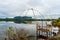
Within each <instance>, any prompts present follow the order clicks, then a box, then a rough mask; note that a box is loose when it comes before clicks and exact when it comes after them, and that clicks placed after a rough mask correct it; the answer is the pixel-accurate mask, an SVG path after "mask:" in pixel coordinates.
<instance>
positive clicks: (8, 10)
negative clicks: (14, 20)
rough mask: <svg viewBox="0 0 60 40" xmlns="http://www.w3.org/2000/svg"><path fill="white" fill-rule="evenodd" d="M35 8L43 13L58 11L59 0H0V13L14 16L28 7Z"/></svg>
mask: <svg viewBox="0 0 60 40" xmlns="http://www.w3.org/2000/svg"><path fill="white" fill-rule="evenodd" d="M31 7H32V8H36V9H38V10H39V11H40V12H41V13H42V14H43V15H46V14H49V15H52V14H53V15H54V14H56V13H57V15H58V14H59V13H60V0H0V15H1V14H2V15H1V16H4V15H5V17H14V16H19V15H21V14H22V13H23V12H24V11H25V10H26V9H28V8H31Z"/></svg>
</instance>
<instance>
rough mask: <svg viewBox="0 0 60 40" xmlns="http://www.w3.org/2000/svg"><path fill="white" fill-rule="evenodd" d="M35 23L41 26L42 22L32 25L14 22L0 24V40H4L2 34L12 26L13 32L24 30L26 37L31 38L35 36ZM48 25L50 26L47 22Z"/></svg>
mask: <svg viewBox="0 0 60 40" xmlns="http://www.w3.org/2000/svg"><path fill="white" fill-rule="evenodd" d="M46 22H47V21H45V22H44V23H43V24H44V26H46ZM36 23H38V24H39V25H40V26H42V22H39V21H38V22H33V24H23V23H21V24H17V23H14V22H4V21H3V22H0V40H4V35H5V34H4V33H5V31H6V30H7V29H8V28H9V27H10V26H12V27H13V29H14V30H16V29H24V30H25V32H26V33H27V35H28V36H29V35H31V36H36ZM48 24H51V22H48ZM29 39H31V40H33V39H35V37H31V38H29Z"/></svg>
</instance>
